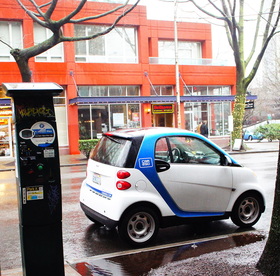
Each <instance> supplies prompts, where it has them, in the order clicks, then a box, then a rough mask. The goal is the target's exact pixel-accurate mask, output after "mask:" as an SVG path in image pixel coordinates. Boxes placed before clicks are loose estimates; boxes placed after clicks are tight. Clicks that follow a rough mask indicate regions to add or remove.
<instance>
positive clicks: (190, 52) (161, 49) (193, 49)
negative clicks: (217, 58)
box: [158, 40, 202, 59]
mask: <svg viewBox="0 0 280 276" xmlns="http://www.w3.org/2000/svg"><path fill="white" fill-rule="evenodd" d="M158 55H159V58H169V59H174V57H175V42H174V41H172V40H159V41H158ZM178 58H179V59H199V58H202V51H201V43H200V42H190V41H178Z"/></svg>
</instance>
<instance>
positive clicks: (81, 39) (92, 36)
mask: <svg viewBox="0 0 280 276" xmlns="http://www.w3.org/2000/svg"><path fill="white" fill-rule="evenodd" d="M139 2H140V0H137V1H136V2H135V4H134V5H132V6H131V7H130V8H129V9H127V10H125V11H124V12H123V13H122V14H121V15H119V16H118V17H117V18H116V20H115V22H114V23H113V24H112V25H111V26H110V27H108V28H107V29H105V30H104V31H102V32H99V33H96V34H93V35H90V36H83V37H64V36H62V37H61V40H62V41H83V40H89V39H94V38H96V37H99V36H102V35H105V34H107V33H109V32H110V31H112V30H113V29H114V27H115V26H116V25H117V23H118V22H119V21H120V20H121V19H122V18H123V17H124V16H126V15H127V14H128V13H129V12H131V11H132V10H133V9H134V8H135V7H136V6H137V4H138V3H139ZM71 22H72V21H71Z"/></svg>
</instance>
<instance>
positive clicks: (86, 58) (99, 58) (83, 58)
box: [75, 25, 138, 64]
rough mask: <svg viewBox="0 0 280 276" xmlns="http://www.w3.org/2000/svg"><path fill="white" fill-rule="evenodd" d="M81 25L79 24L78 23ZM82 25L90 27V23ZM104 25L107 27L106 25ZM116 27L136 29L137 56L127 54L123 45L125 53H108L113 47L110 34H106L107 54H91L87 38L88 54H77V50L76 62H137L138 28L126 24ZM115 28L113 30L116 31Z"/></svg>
mask: <svg viewBox="0 0 280 276" xmlns="http://www.w3.org/2000/svg"><path fill="white" fill-rule="evenodd" d="M77 26H79V25H77ZM80 26H85V27H86V28H87V27H89V28H90V25H80ZM103 27H105V28H106V27H107V26H104V25H103ZM115 29H121V30H123V29H133V30H134V38H135V51H136V53H135V56H126V55H125V54H126V51H125V49H124V47H123V55H119V56H117V55H116V56H112V55H108V51H109V49H110V47H113V46H114V45H112V43H109V41H108V40H109V35H110V33H109V34H108V35H105V36H104V40H105V41H104V47H105V55H90V54H89V41H88V40H85V41H84V42H85V43H86V54H84V55H77V54H76V52H75V60H76V62H87V63H133V64H136V63H138V41H137V29H136V28H134V27H125V26H119V27H115ZM115 29H114V30H113V31H112V32H114V31H115ZM86 35H88V31H87V29H86Z"/></svg>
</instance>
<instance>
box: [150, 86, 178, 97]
mask: <svg viewBox="0 0 280 276" xmlns="http://www.w3.org/2000/svg"><path fill="white" fill-rule="evenodd" d="M151 95H155V96H172V95H174V92H173V86H172V85H167V86H162V85H155V86H153V87H151Z"/></svg>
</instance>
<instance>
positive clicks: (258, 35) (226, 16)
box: [187, 0, 280, 141]
mask: <svg viewBox="0 0 280 276" xmlns="http://www.w3.org/2000/svg"><path fill="white" fill-rule="evenodd" d="M187 2H191V3H192V4H193V5H194V6H195V7H196V8H197V9H198V10H200V11H201V12H203V13H204V14H206V15H207V16H208V17H211V18H214V19H217V20H220V21H222V22H223V25H224V27H225V30H226V33H227V38H228V42H229V45H230V46H231V48H232V51H233V55H234V60H235V64H236V70H237V77H236V90H237V91H236V97H235V104H234V110H233V119H234V130H233V133H232V136H233V137H232V138H233V139H232V140H233V141H234V140H235V139H237V138H241V136H242V122H243V119H244V112H245V101H246V91H247V88H248V86H249V84H250V83H251V81H252V80H253V79H254V77H255V75H256V73H257V70H258V68H259V65H260V62H261V60H262V58H263V55H264V53H265V51H266V48H267V46H268V44H269V42H270V40H271V38H272V37H273V36H274V35H275V34H276V33H277V32H278V31H277V27H278V24H279V19H280V5H279V3H278V2H277V0H259V1H253V2H252V1H247V0H189V1H187ZM246 5H247V6H246ZM249 5H251V6H254V9H255V10H256V12H255V15H247V14H246V13H245V10H246V7H248V6H249ZM257 9H258V10H257ZM246 16H250V20H254V21H255V24H254V26H253V27H251V29H250V30H249V32H250V37H252V38H251V39H250V40H249V39H247V40H246V48H250V50H249V51H248V54H247V55H246V53H245V39H246V35H247V34H248V33H246V32H245V29H246V24H248V23H249V22H250V21H247V20H246ZM250 25H252V24H250ZM252 34H253V35H252ZM247 37H248V35H247ZM258 46H260V48H259V49H258V48H257V47H258ZM257 49H258V50H257Z"/></svg>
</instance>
